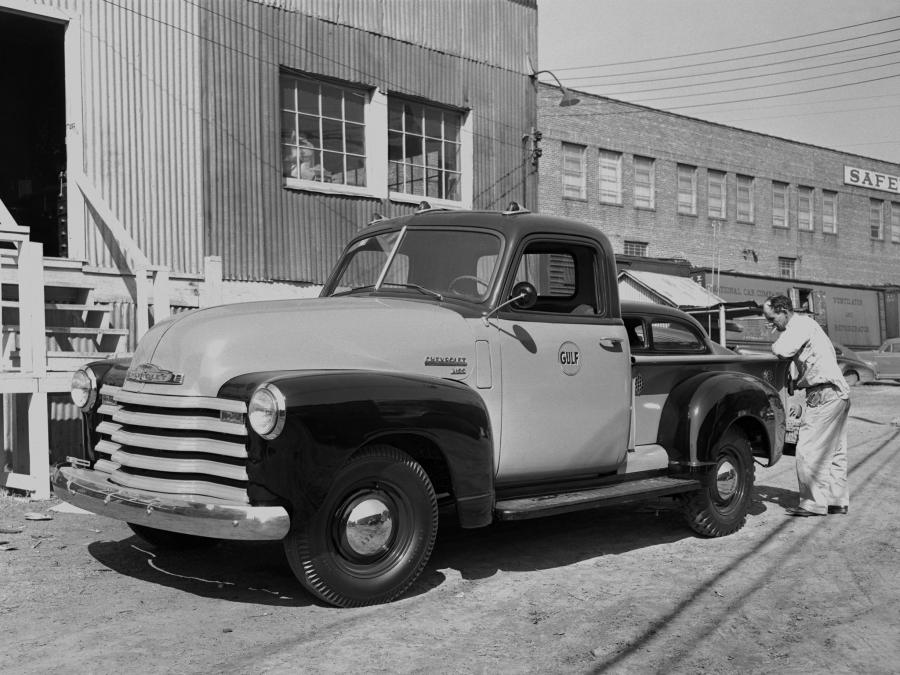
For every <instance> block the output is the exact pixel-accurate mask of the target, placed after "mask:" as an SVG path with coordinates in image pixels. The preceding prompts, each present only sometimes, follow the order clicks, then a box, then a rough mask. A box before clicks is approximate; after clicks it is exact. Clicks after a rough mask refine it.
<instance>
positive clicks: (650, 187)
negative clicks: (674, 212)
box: [632, 155, 656, 211]
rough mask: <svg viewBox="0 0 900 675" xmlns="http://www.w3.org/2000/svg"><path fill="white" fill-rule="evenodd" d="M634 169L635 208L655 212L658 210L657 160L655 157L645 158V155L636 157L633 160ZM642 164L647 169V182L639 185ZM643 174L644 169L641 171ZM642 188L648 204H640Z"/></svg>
mask: <svg viewBox="0 0 900 675" xmlns="http://www.w3.org/2000/svg"><path fill="white" fill-rule="evenodd" d="M632 162H633V169H634V195H633V196H634V208H636V209H647V210H650V211H652V210H655V209H656V160H655V159H654V158H653V157H645V156H643V155H634V156H633V159H632ZM639 163H640V164H642V165H644V166H645V167H646V174H647V180H646V182H641V183H638V164H639ZM641 172H642V173H643V172H644V169H643V168H642V169H641ZM639 186H640V188H641V191H642V192H643V191H646V193H647V197H646V200H645V201H646V203H638V187H639Z"/></svg>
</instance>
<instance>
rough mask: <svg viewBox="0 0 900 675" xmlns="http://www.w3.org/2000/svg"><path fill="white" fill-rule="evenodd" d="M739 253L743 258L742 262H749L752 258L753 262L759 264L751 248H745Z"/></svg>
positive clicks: (757, 257)
mask: <svg viewBox="0 0 900 675" xmlns="http://www.w3.org/2000/svg"><path fill="white" fill-rule="evenodd" d="M741 253H742V254H743V256H744V260H750V259H751V258H753V262H759V256H758V255H757V254H756V251H754V250H753V249H752V248H745V249H744V250H743V251H741Z"/></svg>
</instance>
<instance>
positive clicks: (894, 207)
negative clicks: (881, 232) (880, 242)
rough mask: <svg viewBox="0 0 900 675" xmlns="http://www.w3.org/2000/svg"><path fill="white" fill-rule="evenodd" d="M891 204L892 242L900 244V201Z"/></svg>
mask: <svg viewBox="0 0 900 675" xmlns="http://www.w3.org/2000/svg"><path fill="white" fill-rule="evenodd" d="M890 205H891V243H893V244H900V202H890Z"/></svg>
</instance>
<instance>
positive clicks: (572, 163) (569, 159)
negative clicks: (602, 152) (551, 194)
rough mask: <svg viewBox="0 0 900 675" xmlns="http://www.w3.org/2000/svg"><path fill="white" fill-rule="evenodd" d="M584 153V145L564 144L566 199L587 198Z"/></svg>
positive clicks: (563, 184) (564, 194)
mask: <svg viewBox="0 0 900 675" xmlns="http://www.w3.org/2000/svg"><path fill="white" fill-rule="evenodd" d="M584 152H585V147H584V146H583V145H573V144H571V143H563V144H562V156H563V170H562V188H563V197H564V198H567V199H586V198H587V192H586V180H585V173H586V172H585V165H584Z"/></svg>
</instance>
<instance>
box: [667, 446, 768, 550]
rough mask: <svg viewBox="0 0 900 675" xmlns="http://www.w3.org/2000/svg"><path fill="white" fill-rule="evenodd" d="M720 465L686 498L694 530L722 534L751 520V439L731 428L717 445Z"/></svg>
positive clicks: (715, 449)
mask: <svg viewBox="0 0 900 675" xmlns="http://www.w3.org/2000/svg"><path fill="white" fill-rule="evenodd" d="M713 457H714V458H715V462H716V466H715V468H714V470H713V471H711V472H710V473H709V474H708V475H707V476H706V479H705V483H704V487H703V489H702V490H700V491H698V492H695V493H691V494H689V495H687V496H686V497H685V499H684V506H683V508H684V516H685V519H686V520H687V523H688V525H689V526H690V527H691V529H692V530H694V532H696V533H697V534H701V535H703V536H705V537H722V536H724V535H726V534H731V533H732V532H737V531H738V530H739V529H741V528H742V527H743V526H744V523H745V522H746V521H747V510H748V509H749V507H750V496H751V495H750V493H751V491H752V490H753V477H754V473H755V468H756V467H755V466H754V464H753V454H752V453H751V451H750V441H749V440H747V437H746V435H744V433H743V432H741V431H739V430H736V429H729V430H728V432H726V433H725V435H724V436H723V437H722V438H721V439H719V441H718V442H717V443H716V445H715V448H714V449H713Z"/></svg>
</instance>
